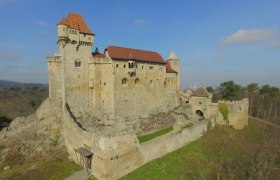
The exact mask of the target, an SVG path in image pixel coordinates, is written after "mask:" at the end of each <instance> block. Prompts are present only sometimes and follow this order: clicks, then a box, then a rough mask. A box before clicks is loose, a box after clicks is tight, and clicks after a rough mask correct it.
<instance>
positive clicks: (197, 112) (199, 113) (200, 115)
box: [195, 110, 205, 120]
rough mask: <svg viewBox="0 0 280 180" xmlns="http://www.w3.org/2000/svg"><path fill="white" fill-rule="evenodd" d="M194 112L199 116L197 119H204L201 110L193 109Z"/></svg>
mask: <svg viewBox="0 0 280 180" xmlns="http://www.w3.org/2000/svg"><path fill="white" fill-rule="evenodd" d="M195 114H196V115H197V116H198V117H199V120H203V119H205V118H204V114H203V112H202V111H200V110H196V111H195Z"/></svg>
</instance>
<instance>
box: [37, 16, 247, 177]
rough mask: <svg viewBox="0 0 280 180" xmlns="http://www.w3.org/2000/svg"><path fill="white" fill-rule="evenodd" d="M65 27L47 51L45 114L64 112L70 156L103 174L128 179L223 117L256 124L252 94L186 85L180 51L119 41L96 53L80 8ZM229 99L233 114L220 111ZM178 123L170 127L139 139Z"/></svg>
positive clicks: (241, 125) (223, 121)
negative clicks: (227, 94)
mask: <svg viewBox="0 0 280 180" xmlns="http://www.w3.org/2000/svg"><path fill="white" fill-rule="evenodd" d="M57 30H58V40H57V44H58V52H57V53H55V54H54V56H51V57H47V63H48V72H49V98H48V99H47V100H46V101H45V102H44V103H43V104H42V105H41V107H40V108H39V109H40V110H38V111H39V112H38V113H37V114H42V113H40V111H41V110H44V109H56V111H55V112H57V111H61V126H62V127H61V132H62V135H63V138H64V140H65V146H66V148H67V151H68V153H69V155H70V158H71V159H73V160H74V161H75V162H76V163H78V164H80V165H81V166H82V167H84V168H86V169H87V170H88V171H89V173H91V174H92V175H94V176H95V177H97V178H98V179H117V178H120V177H122V176H124V175H126V174H127V173H129V172H131V171H133V170H134V169H136V168H138V167H140V166H142V165H144V164H145V163H148V162H149V161H151V160H153V159H156V158H159V157H161V156H163V155H165V154H167V153H169V152H171V151H174V150H176V149H178V148H180V147H182V146H184V145H186V144H188V143H190V142H192V141H194V140H196V139H198V138H199V137H201V136H202V135H203V134H204V133H205V132H206V131H207V129H209V128H212V127H214V126H215V125H217V124H221V125H229V126H232V127H233V128H236V129H242V128H244V126H246V125H247V123H248V121H247V120H248V99H243V100H241V101H235V102H224V101H223V102H220V103H212V101H211V94H210V93H208V92H207V91H206V89H204V88H198V89H197V90H195V91H194V92H191V91H190V92H187V93H186V92H182V91H181V90H180V60H179V59H178V57H177V56H176V55H175V53H174V52H173V51H172V52H171V53H170V55H169V57H168V58H167V60H166V61H164V60H163V58H162V57H161V55H160V54H158V53H156V52H152V51H146V50H137V49H131V48H124V47H117V46H109V47H107V48H106V49H105V51H104V53H100V52H99V50H98V49H96V50H95V52H92V51H91V49H92V46H93V43H94V37H95V34H94V33H93V32H92V31H91V30H90V29H89V27H88V26H87V25H86V23H85V21H84V20H83V18H82V16H80V15H78V14H74V13H69V15H68V17H67V18H63V19H61V21H60V22H59V23H58V24H57ZM221 103H222V104H225V105H226V106H227V107H228V119H227V118H225V117H223V115H222V113H221V112H220V111H219V105H220V104H221ZM51 113H52V112H51V110H50V112H48V113H46V114H47V115H48V114H51ZM157 115H158V116H157ZM44 116H46V115H44ZM55 117H56V116H55ZM38 119H44V118H43V117H40V118H38ZM155 122H156V123H155ZM144 125H148V126H147V128H143V127H144ZM91 126H94V128H90V127H91ZM170 126H171V127H172V128H173V130H172V131H171V132H170V133H168V134H165V135H163V136H160V137H157V138H155V139H152V140H149V141H147V142H144V143H140V142H139V140H138V136H140V135H143V134H149V133H152V132H155V131H157V130H159V129H162V128H164V127H165V128H166V127H170Z"/></svg>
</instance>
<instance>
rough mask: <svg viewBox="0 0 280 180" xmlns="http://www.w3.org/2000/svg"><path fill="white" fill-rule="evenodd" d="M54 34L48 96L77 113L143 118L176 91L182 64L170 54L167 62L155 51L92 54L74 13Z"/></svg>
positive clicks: (108, 50)
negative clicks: (54, 48)
mask: <svg viewBox="0 0 280 180" xmlns="http://www.w3.org/2000/svg"><path fill="white" fill-rule="evenodd" d="M57 30H58V40H57V44H58V52H57V53H56V54H55V56H52V57H48V59H47V62H48V71H49V86H50V88H49V97H50V98H51V99H52V98H61V99H63V102H67V103H68V104H69V106H70V107H71V109H72V111H73V112H74V113H75V114H78V113H80V112H84V111H91V112H97V111H98V112H101V113H102V114H103V117H104V116H105V117H106V118H107V119H114V118H115V117H129V116H136V115H141V114H143V113H147V112H149V111H150V110H151V109H154V108H156V107H160V106H162V105H164V104H165V103H166V99H168V97H170V96H171V97H174V95H175V94H176V93H178V92H179V91H180V61H179V59H178V58H177V56H176V55H175V53H174V52H173V51H172V52H171V53H170V55H169V57H168V59H167V60H166V61H164V60H163V58H162V56H161V55H160V54H159V53H157V52H152V51H146V50H138V49H131V48H125V47H117V46H108V47H107V48H106V49H105V51H104V53H100V52H99V51H98V49H97V48H96V50H95V52H92V47H93V45H94V38H95V34H94V33H93V32H92V31H91V30H90V29H89V28H88V26H87V24H86V23H85V21H84V19H83V17H82V16H80V15H78V14H74V13H69V15H68V16H67V18H62V19H61V21H60V22H59V23H58V24H57ZM124 107H125V108H124ZM105 123H106V122H105Z"/></svg>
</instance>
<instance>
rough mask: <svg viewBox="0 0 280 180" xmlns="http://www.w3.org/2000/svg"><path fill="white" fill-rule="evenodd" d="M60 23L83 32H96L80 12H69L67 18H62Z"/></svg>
mask: <svg viewBox="0 0 280 180" xmlns="http://www.w3.org/2000/svg"><path fill="white" fill-rule="evenodd" d="M58 24H61V25H66V26H68V27H69V28H71V29H76V30H79V31H80V32H81V33H85V34H91V35H94V33H93V32H92V31H91V30H90V29H89V28H88V26H87V24H86V23H85V21H84V19H83V17H82V16H81V15H79V14H75V13H69V14H68V16H67V18H62V19H61V20H60V22H59V23H58Z"/></svg>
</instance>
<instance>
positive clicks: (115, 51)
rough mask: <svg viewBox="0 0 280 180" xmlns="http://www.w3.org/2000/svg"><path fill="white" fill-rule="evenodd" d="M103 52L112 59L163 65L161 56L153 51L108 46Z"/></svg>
mask: <svg viewBox="0 0 280 180" xmlns="http://www.w3.org/2000/svg"><path fill="white" fill-rule="evenodd" d="M105 51H107V52H108V53H109V56H110V57H111V58H112V59H117V60H118V59H123V60H135V61H145V62H153V63H165V62H164V60H163V58H162V57H161V55H160V54H159V53H157V52H153V51H145V50H139V49H130V48H124V47H117V46H109V47H107V49H106V50H105Z"/></svg>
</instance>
